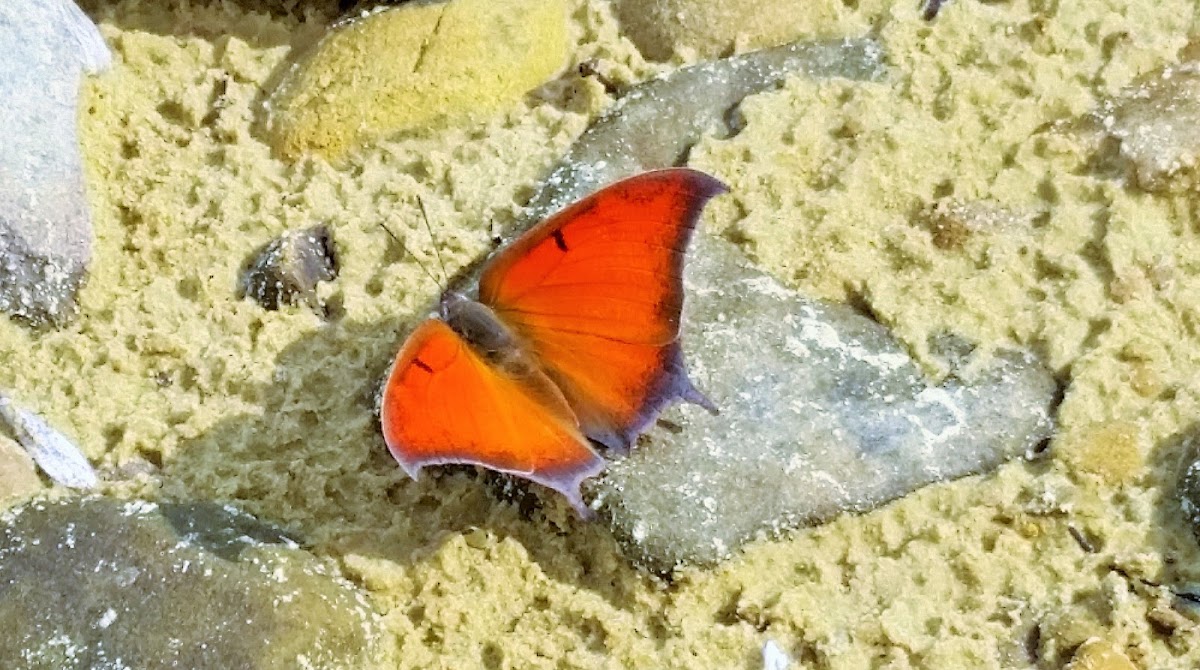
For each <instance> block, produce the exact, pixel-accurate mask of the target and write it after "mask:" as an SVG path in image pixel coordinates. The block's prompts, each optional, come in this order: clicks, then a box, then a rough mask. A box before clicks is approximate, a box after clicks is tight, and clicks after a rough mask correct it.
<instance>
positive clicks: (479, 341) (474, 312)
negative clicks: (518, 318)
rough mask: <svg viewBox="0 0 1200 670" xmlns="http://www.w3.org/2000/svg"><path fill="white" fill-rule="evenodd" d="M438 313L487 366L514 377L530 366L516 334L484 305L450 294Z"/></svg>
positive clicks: (459, 295) (456, 294)
mask: <svg viewBox="0 0 1200 670" xmlns="http://www.w3.org/2000/svg"><path fill="white" fill-rule="evenodd" d="M441 311H442V318H443V319H445V321H446V324H447V325H449V326H450V328H451V330H453V331H454V332H456V333H458V335H459V337H462V338H463V340H465V341H466V342H467V343H468V344H470V345H471V348H472V349H474V350H475V352H476V353H478V354H479V355H480V356H483V357H484V358H486V359H487V360H488V361H489V362H491V363H493V364H495V365H497V366H498V367H500V368H501V369H506V370H508V371H509V372H511V373H514V374H520V373H523V372H525V370H526V369H527V367H528V366H529V365H530V363H529V362H528V360H527V357H526V356H525V354H524V353H523V352H522V347H521V343H520V340H519V339H518V338H517V335H516V333H514V332H513V331H512V329H510V328H509V327H508V326H506V325H504V323H503V322H502V321H501V320H500V317H498V316H496V313H495V312H494V311H492V309H491V308H490V307H488V306H487V305H484V304H483V303H480V302H476V301H474V300H471V299H470V298H467V297H466V296H463V295H461V294H458V293H452V294H450V295H448V296H446V298H445V299H444V300H443V301H442V306H441Z"/></svg>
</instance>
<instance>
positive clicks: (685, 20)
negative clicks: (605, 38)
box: [614, 0, 836, 60]
mask: <svg viewBox="0 0 1200 670" xmlns="http://www.w3.org/2000/svg"><path fill="white" fill-rule="evenodd" d="M831 7H832V6H831ZM614 9H615V11H616V14H617V19H618V20H619V21H620V22H621V32H623V33H624V34H625V35H626V36H628V37H629V39H630V41H632V42H633V43H634V44H636V45H637V48H638V50H639V51H641V52H642V55H643V56H645V57H647V58H650V59H653V60H667V59H669V58H670V57H671V56H672V55H673V54H674V53H675V52H676V51H680V50H683V49H694V50H696V52H697V53H699V54H700V55H701V56H707V57H709V58H713V57H717V56H722V55H726V54H728V53H729V52H730V51H731V50H732V49H733V48H734V46H735V45H737V46H745V47H749V48H760V49H761V48H763V47H773V46H776V45H779V44H784V43H786V42H793V41H795V40H798V39H800V38H803V37H806V36H811V35H812V34H813V32H814V29H815V28H817V27H818V26H820V25H822V24H826V23H827V22H828V21H829V20H830V19H833V18H835V16H836V15H835V14H834V13H833V10H832V8H831V9H827V10H824V11H823V10H822V9H821V8H820V7H819V6H817V5H814V4H813V3H811V2H805V1H804V0H772V1H771V2H766V3H764V2H753V1H740V2H739V1H733V2H713V1H712V0H618V2H616V3H615V6H614Z"/></svg>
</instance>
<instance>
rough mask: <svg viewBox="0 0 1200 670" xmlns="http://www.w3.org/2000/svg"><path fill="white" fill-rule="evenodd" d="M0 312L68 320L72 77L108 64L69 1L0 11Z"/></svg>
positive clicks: (76, 174)
mask: <svg viewBox="0 0 1200 670" xmlns="http://www.w3.org/2000/svg"><path fill="white" fill-rule="evenodd" d="M0 51H3V53H4V58H0V99H3V100H4V101H5V102H4V104H3V105H0V146H3V147H4V151H2V152H0V309H3V310H4V311H6V312H8V313H9V314H13V315H16V316H20V317H23V318H25V319H27V320H29V321H31V322H33V323H34V324H41V323H45V322H50V321H62V320H64V319H66V318H69V317H71V316H73V315H74V313H75V311H76V309H77V308H76V304H75V296H76V292H77V291H78V289H79V286H80V284H81V283H82V282H83V278H84V273H85V271H86V269H87V263H88V260H89V259H90V257H91V247H92V227H91V222H90V221H89V218H88V206H87V197H86V193H85V190H84V177H83V160H82V158H81V156H80V151H79V140H78V137H77V134H76V104H77V101H78V96H79V86H80V75H81V74H82V72H84V71H85V70H93V71H94V70H98V69H101V68H103V67H106V66H107V65H108V61H109V54H108V50H107V48H106V47H105V46H104V41H103V40H102V39H101V37H100V33H99V32H98V31H97V30H96V27H95V26H94V25H92V23H91V21H89V20H88V18H87V17H86V16H84V15H83V13H82V12H80V11H79V8H78V7H76V6H75V5H74V4H73V3H72V1H71V0H30V1H28V2H4V3H0Z"/></svg>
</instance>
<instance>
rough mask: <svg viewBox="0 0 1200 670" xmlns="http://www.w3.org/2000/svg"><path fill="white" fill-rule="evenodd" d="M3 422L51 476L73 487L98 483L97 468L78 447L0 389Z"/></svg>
mask: <svg viewBox="0 0 1200 670" xmlns="http://www.w3.org/2000/svg"><path fill="white" fill-rule="evenodd" d="M0 423H3V424H4V425H6V426H8V429H9V430H10V431H12V434H13V437H15V438H17V442H19V443H20V444H21V446H22V447H25V451H27V452H29V455H30V456H32V457H33V460H34V461H36V462H37V464H38V466H39V467H40V468H41V469H42V471H43V472H45V473H46V475H47V476H49V477H50V479H52V480H54V481H55V482H57V483H59V484H62V485H63V486H66V487H69V488H73V489H92V488H95V487H96V484H98V483H99V481H98V480H97V478H96V471H95V470H94V469H92V464H91V463H90V462H88V459H87V456H84V455H83V452H82V451H80V450H79V447H77V446H75V444H74V443H73V442H71V440H70V439H68V438H67V436H65V435H63V434H62V433H60V432H59V431H57V430H55V429H53V428H51V427H50V424H48V423H46V421H45V419H43V418H42V417H40V416H38V415H37V414H35V413H33V412H32V411H30V410H28V409H25V408H23V407H21V406H19V405H17V404H16V403H14V402H13V401H12V399H11V398H9V397H8V396H7V395H5V394H4V393H3V392H0Z"/></svg>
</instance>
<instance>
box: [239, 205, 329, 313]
mask: <svg viewBox="0 0 1200 670" xmlns="http://www.w3.org/2000/svg"><path fill="white" fill-rule="evenodd" d="M337 275H338V260H337V252H336V250H335V247H334V243H333V237H332V236H331V235H330V232H329V228H328V227H327V226H325V225H317V226H313V227H311V228H308V229H305V230H298V231H291V232H288V233H284V234H283V235H281V236H280V237H278V238H276V239H274V240H272V241H271V242H269V243H268V244H267V245H266V246H265V247H263V248H262V250H261V251H259V252H258V253H257V254H256V255H255V256H254V258H253V259H251V261H250V263H249V267H248V268H247V269H246V270H245V271H244V272H243V274H242V279H241V293H242V295H243V296H250V297H251V298H254V300H255V301H257V302H258V304H260V305H262V306H263V307H264V308H265V309H270V310H277V309H279V308H280V307H282V306H285V305H286V306H294V305H300V304H303V305H307V306H308V307H309V308H310V309H313V310H314V311H319V312H323V310H324V305H323V304H322V303H321V299H320V297H319V296H318V295H317V283H318V282H323V281H333V280H334V279H337Z"/></svg>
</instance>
